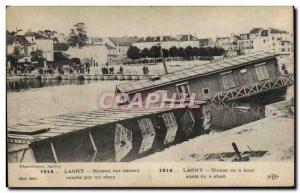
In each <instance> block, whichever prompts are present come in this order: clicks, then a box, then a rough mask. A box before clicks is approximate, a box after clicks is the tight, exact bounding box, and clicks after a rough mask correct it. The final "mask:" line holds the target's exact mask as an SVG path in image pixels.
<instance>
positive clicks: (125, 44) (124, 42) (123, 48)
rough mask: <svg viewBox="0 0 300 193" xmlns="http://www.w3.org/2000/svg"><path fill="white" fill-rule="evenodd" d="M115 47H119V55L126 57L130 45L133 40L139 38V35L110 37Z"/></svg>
mask: <svg viewBox="0 0 300 193" xmlns="http://www.w3.org/2000/svg"><path fill="white" fill-rule="evenodd" d="M108 39H109V40H110V41H111V43H112V44H113V45H114V47H115V48H116V49H117V52H118V55H119V56H120V57H123V58H124V59H125V58H126V57H127V50H128V48H129V46H132V45H133V42H136V41H137V40H139V38H138V37H127V36H124V37H109V38H108Z"/></svg>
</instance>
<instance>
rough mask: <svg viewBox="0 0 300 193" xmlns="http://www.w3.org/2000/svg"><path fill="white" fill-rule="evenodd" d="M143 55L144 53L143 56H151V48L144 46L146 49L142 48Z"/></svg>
mask: <svg viewBox="0 0 300 193" xmlns="http://www.w3.org/2000/svg"><path fill="white" fill-rule="evenodd" d="M141 55H142V57H143V58H147V57H149V56H150V51H149V49H148V48H144V49H143V50H142V52H141Z"/></svg>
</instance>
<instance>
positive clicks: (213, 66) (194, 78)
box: [115, 52, 293, 102]
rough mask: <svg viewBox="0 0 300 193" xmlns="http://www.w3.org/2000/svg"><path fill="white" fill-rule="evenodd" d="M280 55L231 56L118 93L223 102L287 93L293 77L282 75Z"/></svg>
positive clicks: (126, 87) (120, 89) (132, 84)
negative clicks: (161, 93)
mask: <svg viewBox="0 0 300 193" xmlns="http://www.w3.org/2000/svg"><path fill="white" fill-rule="evenodd" d="M276 56H277V55H276V54H274V53H271V52H255V53H251V54H248V55H241V56H237V57H231V58H229V59H225V60H221V61H217V62H212V63H206V64H202V65H199V66H197V67H193V68H189V69H184V70H181V71H178V72H173V73H169V74H166V75H163V76H160V77H159V78H156V79H153V80H151V79H150V80H144V81H140V82H130V83H126V84H121V85H118V86H117V87H116V91H115V92H116V93H126V94H129V96H130V98H131V97H133V96H134V95H135V93H141V94H142V98H145V97H147V95H148V94H149V93H153V92H155V91H157V90H163V91H166V92H168V93H171V94H173V93H177V96H179V97H181V96H182V95H183V94H185V95H187V96H190V95H191V94H192V93H195V94H197V96H198V100H212V101H220V102H223V101H228V100H229V101H230V100H235V99H240V98H243V97H249V96H252V95H257V94H260V93H262V92H267V91H270V92H271V91H272V90H275V89H283V91H284V89H286V87H287V86H288V85H290V84H293V74H287V75H285V76H282V75H281V72H280V67H279V66H278V62H277V59H276ZM282 79H285V80H284V81H283V80H282ZM285 91H286V90H285ZM276 92H277V93H279V92H278V91H276Z"/></svg>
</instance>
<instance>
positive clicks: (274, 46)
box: [249, 28, 293, 54]
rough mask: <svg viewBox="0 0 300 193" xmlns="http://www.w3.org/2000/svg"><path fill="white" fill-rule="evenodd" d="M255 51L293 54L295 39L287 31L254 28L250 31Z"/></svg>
mask: <svg viewBox="0 0 300 193" xmlns="http://www.w3.org/2000/svg"><path fill="white" fill-rule="evenodd" d="M249 36H250V39H251V40H252V41H253V49H254V50H255V51H259V50H269V51H272V52H275V53H278V54H291V53H292V52H293V48H292V47H293V43H292V42H293V39H292V36H291V34H289V33H288V32H287V31H284V30H279V29H274V28H253V29H252V30H251V31H250V35H249Z"/></svg>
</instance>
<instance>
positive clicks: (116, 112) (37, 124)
mask: <svg viewBox="0 0 300 193" xmlns="http://www.w3.org/2000/svg"><path fill="white" fill-rule="evenodd" d="M172 109H173V108H168V107H165V108H163V109H162V108H148V109H145V108H143V109H128V108H126V109H122V108H119V109H103V110H98V111H90V112H80V113H72V114H65V115H59V116H55V117H46V118H41V119H37V120H32V121H26V122H22V123H18V124H16V125H8V128H7V130H8V142H15V143H21V144H30V143H32V142H34V141H40V140H44V139H47V138H52V137H57V136H60V135H63V134H67V133H71V132H75V131H79V130H84V129H88V128H92V127H96V126H101V125H104V124H109V123H117V122H119V121H124V120H127V119H132V118H138V117H144V116H146V115H150V114H156V113H162V112H169V111H171V110H172Z"/></svg>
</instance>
